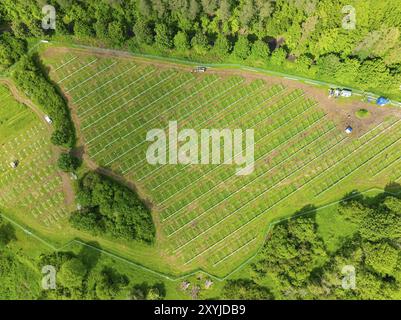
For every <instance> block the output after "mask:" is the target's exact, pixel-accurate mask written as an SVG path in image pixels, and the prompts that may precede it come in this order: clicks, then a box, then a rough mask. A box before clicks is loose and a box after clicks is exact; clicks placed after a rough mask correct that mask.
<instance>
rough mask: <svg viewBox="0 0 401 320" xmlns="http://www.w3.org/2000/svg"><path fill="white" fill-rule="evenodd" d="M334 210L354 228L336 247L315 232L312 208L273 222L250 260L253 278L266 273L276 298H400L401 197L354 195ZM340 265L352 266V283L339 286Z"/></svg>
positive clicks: (341, 268)
mask: <svg viewBox="0 0 401 320" xmlns="http://www.w3.org/2000/svg"><path fill="white" fill-rule="evenodd" d="M310 209H311V208H310V207H306V208H304V209H303V210H302V211H300V212H298V213H296V215H299V214H303V213H304V212H309V211H310ZM337 214H338V215H340V216H342V217H343V218H344V220H345V221H346V223H347V224H353V225H354V226H355V229H356V232H355V233H353V235H352V236H350V237H347V238H345V239H343V241H342V245H341V246H340V248H339V249H338V250H336V252H330V251H329V250H327V247H326V245H325V243H324V241H323V240H322V238H321V237H320V236H319V233H318V232H317V223H316V213H313V212H312V214H305V215H301V216H298V217H297V218H293V219H291V220H288V221H286V222H284V223H280V224H278V225H276V227H275V228H274V230H273V232H272V234H271V236H270V237H269V239H268V241H267V242H266V244H265V246H264V248H263V250H262V252H261V253H260V254H259V258H258V259H257V260H256V262H254V263H253V264H252V270H253V281H254V282H255V283H258V282H263V281H264V280H265V279H266V277H269V278H271V279H272V283H274V284H275V287H276V288H279V289H276V290H275V292H274V294H275V298H276V299H399V298H400V288H401V267H400V265H401V264H400V261H401V249H400V246H399V244H400V240H401V219H400V218H401V199H399V198H396V197H394V196H392V195H389V194H380V195H378V196H377V197H376V198H373V199H372V198H364V197H362V196H360V197H355V198H353V199H352V200H344V201H343V202H342V203H341V204H340V205H339V207H338V209H337ZM344 266H352V267H353V268H354V269H355V283H356V285H355V288H349V289H348V290H345V289H344V288H343V287H342V279H343V278H344V274H343V273H342V272H343V270H344V269H343V268H344ZM253 291H254V289H252V288H251V289H250V292H251V293H252V292H253Z"/></svg>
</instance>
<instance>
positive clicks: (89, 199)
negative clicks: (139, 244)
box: [70, 172, 155, 243]
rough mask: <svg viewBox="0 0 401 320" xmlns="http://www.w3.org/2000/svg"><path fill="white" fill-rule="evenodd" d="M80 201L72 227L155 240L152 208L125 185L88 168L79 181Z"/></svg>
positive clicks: (131, 237)
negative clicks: (148, 207) (147, 206)
mask: <svg viewBox="0 0 401 320" xmlns="http://www.w3.org/2000/svg"><path fill="white" fill-rule="evenodd" d="M77 201H78V203H79V204H80V205H81V206H82V209H81V210H79V211H77V212H75V213H73V214H72V215H71V217H70V222H71V224H72V226H73V227H75V228H77V229H81V230H85V231H88V232H90V233H92V234H95V235H98V234H107V235H109V236H112V237H115V238H121V239H127V240H139V241H144V242H146V243H152V242H153V240H154V236H155V227H154V224H153V221H152V216H151V214H150V212H149V210H148V209H147V208H146V207H145V206H144V204H143V203H142V202H141V200H140V199H139V198H138V196H137V195H136V194H135V193H134V192H133V191H131V190H130V189H128V188H127V187H125V186H122V185H120V184H118V183H117V182H115V181H112V180H110V179H108V178H106V177H104V176H102V175H100V174H98V173H95V172H89V173H87V174H85V175H84V177H83V178H82V179H80V180H79V182H78V188H77Z"/></svg>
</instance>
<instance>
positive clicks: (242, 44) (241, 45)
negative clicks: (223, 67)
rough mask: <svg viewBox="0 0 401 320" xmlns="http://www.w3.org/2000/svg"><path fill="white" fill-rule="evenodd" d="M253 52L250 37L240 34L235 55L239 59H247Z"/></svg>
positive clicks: (235, 47)
mask: <svg viewBox="0 0 401 320" xmlns="http://www.w3.org/2000/svg"><path fill="white" fill-rule="evenodd" d="M250 52H251V49H250V43H249V40H248V37H246V36H240V37H239V38H238V40H237V42H236V43H235V45H234V50H233V55H234V57H235V58H237V59H239V60H245V59H246V58H248V56H249V54H250Z"/></svg>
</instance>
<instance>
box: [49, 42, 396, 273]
mask: <svg viewBox="0 0 401 320" xmlns="http://www.w3.org/2000/svg"><path fill="white" fill-rule="evenodd" d="M44 57H45V63H46V64H47V65H49V66H50V77H51V78H52V79H53V81H55V82H56V83H58V84H59V85H60V86H61V88H62V89H63V91H64V92H65V93H66V94H67V95H68V97H69V98H70V101H71V102H72V106H73V107H74V110H75V112H76V113H77V116H78V118H79V122H80V124H79V128H80V131H81V135H82V137H83V138H84V140H85V142H86V147H87V149H88V151H89V156H90V157H91V158H92V160H94V161H95V162H96V163H98V164H100V165H101V166H104V167H107V168H110V169H112V170H113V171H114V172H116V173H118V174H120V175H122V176H123V177H124V178H126V179H127V180H130V181H134V182H135V183H136V184H137V186H138V187H139V189H140V191H141V194H142V195H143V196H145V197H146V198H148V199H149V200H150V201H151V202H152V203H153V204H154V207H153V209H154V213H155V217H156V220H157V223H158V229H159V230H160V231H161V232H160V233H159V238H158V242H157V245H156V247H157V250H160V253H161V255H162V256H163V259H165V260H166V261H169V263H172V264H173V265H174V267H173V269H176V270H181V271H186V270H191V269H194V268H198V267H202V268H204V269H206V270H207V271H210V272H212V273H215V274H218V275H224V274H227V272H229V271H231V270H233V268H234V267H235V266H238V265H240V264H241V263H242V262H244V261H245V260H246V259H247V258H248V257H251V256H252V255H253V254H254V253H255V251H256V249H257V248H258V247H259V246H260V244H261V243H262V241H263V239H264V232H265V231H266V225H267V223H268V222H272V221H275V220H277V219H279V218H281V217H283V216H285V215H288V214H290V213H291V212H295V211H296V210H297V209H299V208H300V207H302V206H303V205H306V204H309V203H313V204H315V205H320V204H324V203H327V202H330V201H334V200H336V199H338V198H340V197H341V196H342V195H343V194H344V193H345V192H347V191H351V190H353V189H355V188H358V189H361V190H366V189H368V188H371V187H373V186H379V187H380V186H381V187H384V185H385V184H386V183H388V182H389V181H391V180H397V179H399V178H400V177H397V176H396V174H394V172H399V171H397V170H395V169H397V168H400V166H401V163H400V162H399V161H398V160H397V159H399V157H400V152H399V150H400V148H399V146H400V139H401V122H400V121H399V120H398V119H395V118H389V119H388V120H386V121H384V122H383V123H381V124H380V125H378V126H376V127H372V128H370V129H369V130H368V131H367V132H364V133H363V135H362V133H360V136H359V137H357V136H355V135H352V136H347V135H346V134H345V133H344V132H343V128H338V127H337V126H336V124H335V123H334V122H333V121H332V120H331V119H329V117H328V116H327V115H326V114H325V112H324V111H323V109H321V108H320V107H319V105H318V102H317V101H314V100H312V99H310V98H308V97H307V96H305V93H304V92H303V91H301V90H289V89H288V88H286V87H285V86H283V85H280V84H268V83H265V82H264V81H262V80H252V81H248V79H246V78H244V77H239V76H230V75H227V74H218V73H213V72H210V73H208V72H207V73H206V74H203V75H200V74H192V73H190V72H189V69H182V68H180V67H177V66H168V65H165V64H161V63H158V62H157V63H155V64H152V63H145V62H144V61H142V60H138V59H118V58H115V57H114V58H110V57H102V56H95V55H91V54H83V53H82V51H74V50H70V51H68V52H67V53H66V52H62V53H61V52H58V51H55V52H53V53H52V55H48V54H45V55H44ZM170 120H176V121H178V123H179V127H180V129H181V128H194V129H197V130H200V129H202V128H242V129H249V128H253V129H254V130H255V141H256V147H255V171H254V172H253V174H251V175H249V176H243V177H238V176H235V167H232V166H231V167H230V166H227V165H202V166H189V165H176V166H172V165H165V166H153V165H150V164H148V163H147V161H146V158H145V154H146V150H147V147H148V145H149V144H148V143H147V142H146V141H145V138H146V133H147V132H148V131H149V130H150V129H153V128H161V129H164V130H167V127H168V122H169V121H170ZM334 247H335V244H333V248H334ZM126 249H127V252H129V251H130V249H129V248H128V247H127V248H126ZM152 256H153V255H152Z"/></svg>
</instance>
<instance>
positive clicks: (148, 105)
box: [88, 78, 195, 157]
mask: <svg viewBox="0 0 401 320" xmlns="http://www.w3.org/2000/svg"><path fill="white" fill-rule="evenodd" d="M194 79H195V78H191V79H188V80H185V81H184V82H183V83H181V84H180V85H179V86H177V87H175V88H173V89H171V90H169V91H168V92H166V93H164V94H163V95H162V96H160V97H159V98H157V99H156V100H153V101H152V102H149V103H148V104H147V105H145V106H143V107H142V108H140V109H139V110H137V111H135V112H134V113H133V114H130V115H129V116H128V117H126V118H125V119H124V120H122V121H119V122H118V123H116V124H115V125H114V126H112V127H110V128H109V129H107V130H106V131H103V132H102V133H101V134H99V135H97V136H96V137H95V138H92V139H91V140H90V141H88V143H90V142H92V141H95V140H96V139H98V138H99V137H102V136H103V135H104V134H106V133H108V132H109V131H110V130H113V129H114V128H117V127H118V126H120V125H121V124H123V123H125V122H126V121H128V119H131V118H132V117H133V116H135V115H136V114H137V113H139V112H141V111H142V110H144V109H146V108H148V107H150V106H151V105H153V104H154V103H156V102H158V101H160V100H161V99H163V98H165V97H166V96H168V95H170V94H171V93H173V92H174V91H175V90H177V89H180V88H181V87H183V86H185V85H186V84H188V83H189V82H191V81H193V80H194ZM120 138H121V137H119V138H118V139H116V140H114V141H113V142H112V143H109V144H108V145H106V146H105V147H104V148H107V147H108V146H110V145H111V144H113V143H114V142H116V141H118V140H119V139H120ZM93 157H94V156H93Z"/></svg>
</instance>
